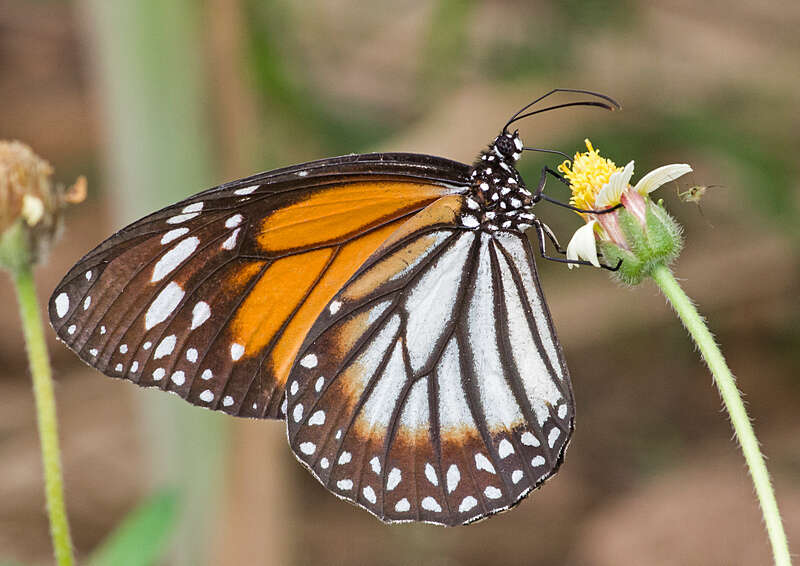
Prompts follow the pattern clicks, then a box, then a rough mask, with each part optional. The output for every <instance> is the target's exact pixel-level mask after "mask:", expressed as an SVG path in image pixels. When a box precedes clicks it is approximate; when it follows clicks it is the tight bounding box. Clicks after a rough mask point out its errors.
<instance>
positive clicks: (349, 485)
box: [336, 478, 353, 491]
mask: <svg viewBox="0 0 800 566" xmlns="http://www.w3.org/2000/svg"><path fill="white" fill-rule="evenodd" d="M336 487H338V488H339V489H341V490H342V491H350V490H351V489H353V480H351V479H350V478H345V479H343V480H339V481H337V482H336Z"/></svg>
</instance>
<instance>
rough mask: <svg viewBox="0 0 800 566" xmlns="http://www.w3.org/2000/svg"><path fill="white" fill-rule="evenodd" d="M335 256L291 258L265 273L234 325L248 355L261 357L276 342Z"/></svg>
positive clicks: (233, 330) (324, 251)
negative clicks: (261, 352)
mask: <svg viewBox="0 0 800 566" xmlns="http://www.w3.org/2000/svg"><path fill="white" fill-rule="evenodd" d="M332 255H333V249H331V248H325V249H321V250H315V251H310V252H306V253H304V254H300V255H295V256H288V257H285V258H282V259H279V260H277V261H275V262H274V263H272V265H270V266H269V267H268V268H267V269H266V271H264V273H263V274H262V276H261V278H260V279H259V281H258V283H256V285H255V286H254V287H253V289H252V290H251V291H250V293H249V294H248V295H247V299H245V301H244V302H243V303H242V305H241V307H239V310H238V311H236V317H235V318H234V319H233V322H232V324H231V333H232V335H233V341H234V342H236V343H238V344H241V345H243V346H244V355H246V356H252V355H253V354H257V353H258V352H260V351H261V350H262V349H263V348H264V347H265V346H267V345H268V344H269V343H270V342H271V341H272V339H273V338H274V337H275V335H276V334H278V332H279V331H280V329H281V327H282V326H283V324H284V322H286V319H288V318H289V317H290V316H291V314H292V312H293V311H294V310H295V308H297V305H298V304H299V303H300V302H301V301H302V300H303V298H304V297H305V296H306V294H307V293H309V292H310V291H311V289H312V287H313V286H314V282H315V281H316V279H317V278H318V277H319V274H320V273H321V272H322V271H323V270H324V269H325V266H326V265H327V264H328V262H329V261H330V258H331V256H332Z"/></svg>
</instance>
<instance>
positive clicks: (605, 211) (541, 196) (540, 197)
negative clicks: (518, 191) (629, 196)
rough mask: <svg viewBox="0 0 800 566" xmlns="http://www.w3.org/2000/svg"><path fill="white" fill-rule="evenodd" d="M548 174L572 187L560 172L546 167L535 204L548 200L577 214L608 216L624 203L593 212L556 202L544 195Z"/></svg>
mask: <svg viewBox="0 0 800 566" xmlns="http://www.w3.org/2000/svg"><path fill="white" fill-rule="evenodd" d="M548 173H549V174H550V175H552V176H553V177H555V178H556V179H558V180H559V181H561V182H562V183H564V184H565V185H567V186H570V185H569V181H567V180H566V179H565V178H564V177H562V176H561V175H560V174H559V173H558V172H556V171H553V170H552V169H550V167H548V166H546V165H545V166H544V167H543V168H542V174H541V176H540V177H539V185H538V186H537V187H536V190H535V191H534V192H533V197H532V199H533V202H539V201H541V200H546V201H547V202H550V203H553V204H555V205H558V206H562V207H564V208H568V209H569V210H574V211H575V212H581V213H584V214H608V213H609V212H614V211H615V210H617V209H618V208H619V207H621V206H622V203H620V204H617V205H615V206H612V207H609V208H604V209H601V210H592V209H586V208H578V207H576V206H572V205H571V204H568V203H565V202H561V201H559V200H556V199H554V198H550V197H549V196H547V195H546V194H544V186H545V183H546V182H547V174H548Z"/></svg>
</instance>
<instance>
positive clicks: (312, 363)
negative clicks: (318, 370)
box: [300, 354, 317, 369]
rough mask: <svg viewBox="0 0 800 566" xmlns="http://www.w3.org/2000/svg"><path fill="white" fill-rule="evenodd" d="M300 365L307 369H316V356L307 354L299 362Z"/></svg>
mask: <svg viewBox="0 0 800 566" xmlns="http://www.w3.org/2000/svg"><path fill="white" fill-rule="evenodd" d="M300 365H301V366H303V367H304V368H308V369H313V368H315V367H317V356H315V355H314V354H308V355H307V356H305V357H304V358H303V359H302V360H300Z"/></svg>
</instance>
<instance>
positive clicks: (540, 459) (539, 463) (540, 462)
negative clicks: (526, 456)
mask: <svg viewBox="0 0 800 566" xmlns="http://www.w3.org/2000/svg"><path fill="white" fill-rule="evenodd" d="M544 464H545V460H544V456H536V457H535V458H534V459H533V460H531V466H533V467H534V468H536V467H538V466H544Z"/></svg>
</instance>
